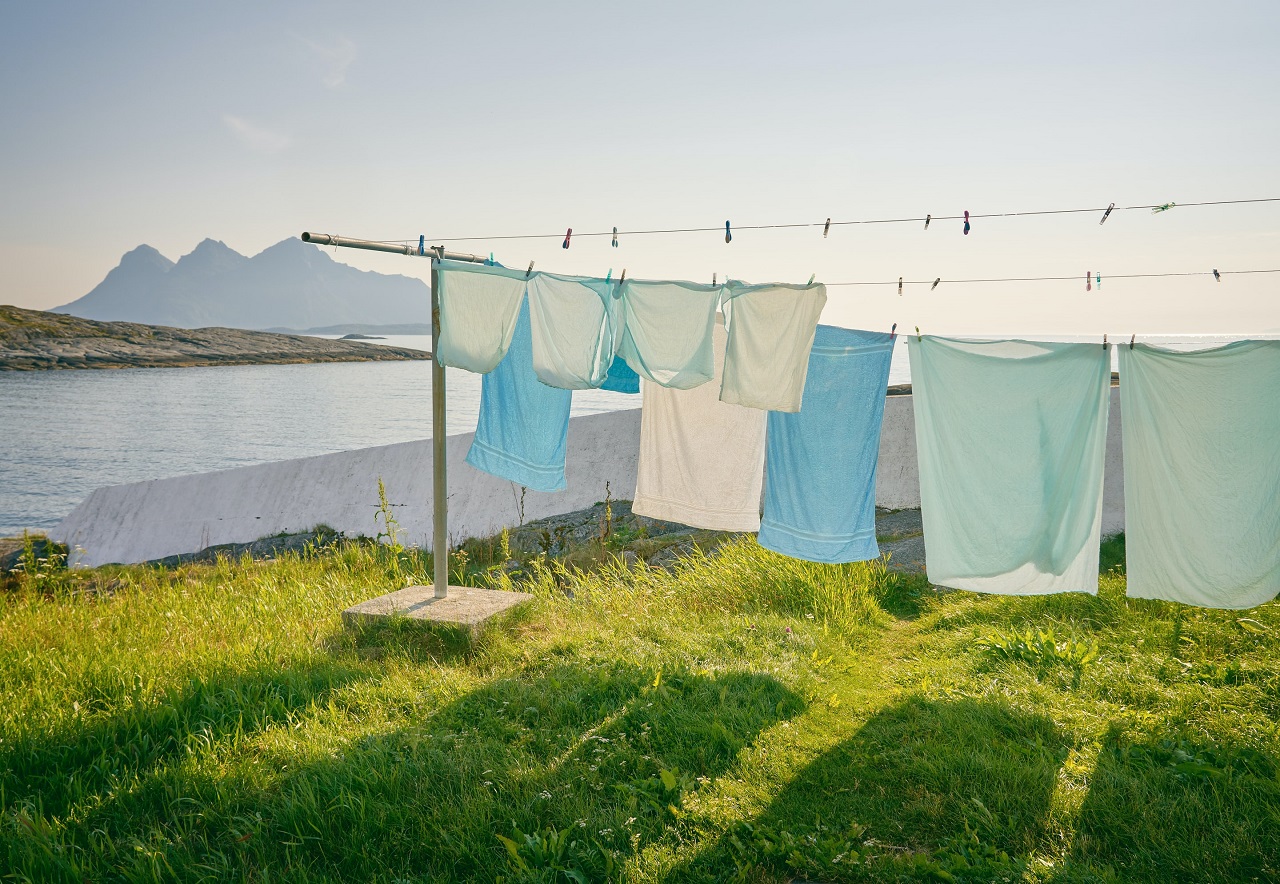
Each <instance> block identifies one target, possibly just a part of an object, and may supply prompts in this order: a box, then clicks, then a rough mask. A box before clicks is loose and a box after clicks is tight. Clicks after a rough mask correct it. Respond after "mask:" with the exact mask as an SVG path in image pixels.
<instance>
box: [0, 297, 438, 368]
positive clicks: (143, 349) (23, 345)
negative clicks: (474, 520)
mask: <svg viewBox="0 0 1280 884" xmlns="http://www.w3.org/2000/svg"><path fill="white" fill-rule="evenodd" d="M426 358H428V354H427V353H424V352H422V351H420V350H410V349H408V348H406V347H386V346H381V345H378V344H369V343H365V342H363V341H331V340H326V339H324V338H309V337H303V336H301V335H284V334H276V333H274V332H260V331H247V330H245V329H238V328H200V329H185V328H170V327H167V326H158V325H142V324H140V323H135V322H96V321H94V320H91V319H80V318H79V317H76V316H68V315H65V314H61V313H46V312H44V311H41V310H26V309H23V308H21V307H10V306H0V371H41V370H50V369H88V368H180V367H189V366H210V365H286V364H291V363H313V362H316V363H318V362H375V361H376V362H382V361H404V360H409V359H426Z"/></svg>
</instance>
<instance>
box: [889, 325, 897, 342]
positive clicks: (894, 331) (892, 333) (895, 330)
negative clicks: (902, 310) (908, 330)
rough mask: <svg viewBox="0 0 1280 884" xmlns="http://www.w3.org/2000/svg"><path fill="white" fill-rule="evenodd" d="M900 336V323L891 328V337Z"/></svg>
mask: <svg viewBox="0 0 1280 884" xmlns="http://www.w3.org/2000/svg"><path fill="white" fill-rule="evenodd" d="M897 336H898V323H896V322H895V323H894V324H893V328H891V329H889V337H891V338H896V337H897Z"/></svg>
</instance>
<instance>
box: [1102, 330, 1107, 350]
mask: <svg viewBox="0 0 1280 884" xmlns="http://www.w3.org/2000/svg"><path fill="white" fill-rule="evenodd" d="M1102 349H1103V350H1105V349H1107V335H1106V333H1105V332H1104V333H1103V335H1102Z"/></svg>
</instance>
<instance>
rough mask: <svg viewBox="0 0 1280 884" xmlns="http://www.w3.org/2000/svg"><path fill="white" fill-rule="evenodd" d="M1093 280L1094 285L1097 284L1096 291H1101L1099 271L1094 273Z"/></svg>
mask: <svg viewBox="0 0 1280 884" xmlns="http://www.w3.org/2000/svg"><path fill="white" fill-rule="evenodd" d="M1093 282H1094V284H1095V285H1097V287H1098V291H1102V274H1101V273H1097V274H1094V280H1093Z"/></svg>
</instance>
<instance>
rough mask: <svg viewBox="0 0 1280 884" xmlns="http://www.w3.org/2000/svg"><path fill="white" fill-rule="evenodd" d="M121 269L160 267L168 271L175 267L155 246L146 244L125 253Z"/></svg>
mask: <svg viewBox="0 0 1280 884" xmlns="http://www.w3.org/2000/svg"><path fill="white" fill-rule="evenodd" d="M120 266H121V267H159V268H161V269H162V270H168V269H169V268H170V267H172V266H173V262H172V261H170V260H169V259H168V258H166V257H165V256H164V255H162V254H160V252H159V250H157V249H156V248H155V247H154V246H149V245H147V244H146V243H143V244H142V245H140V246H138V247H137V248H136V249H131V250H130V251H127V252H125V253H124V256H123V257H122V258H121V259H120Z"/></svg>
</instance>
